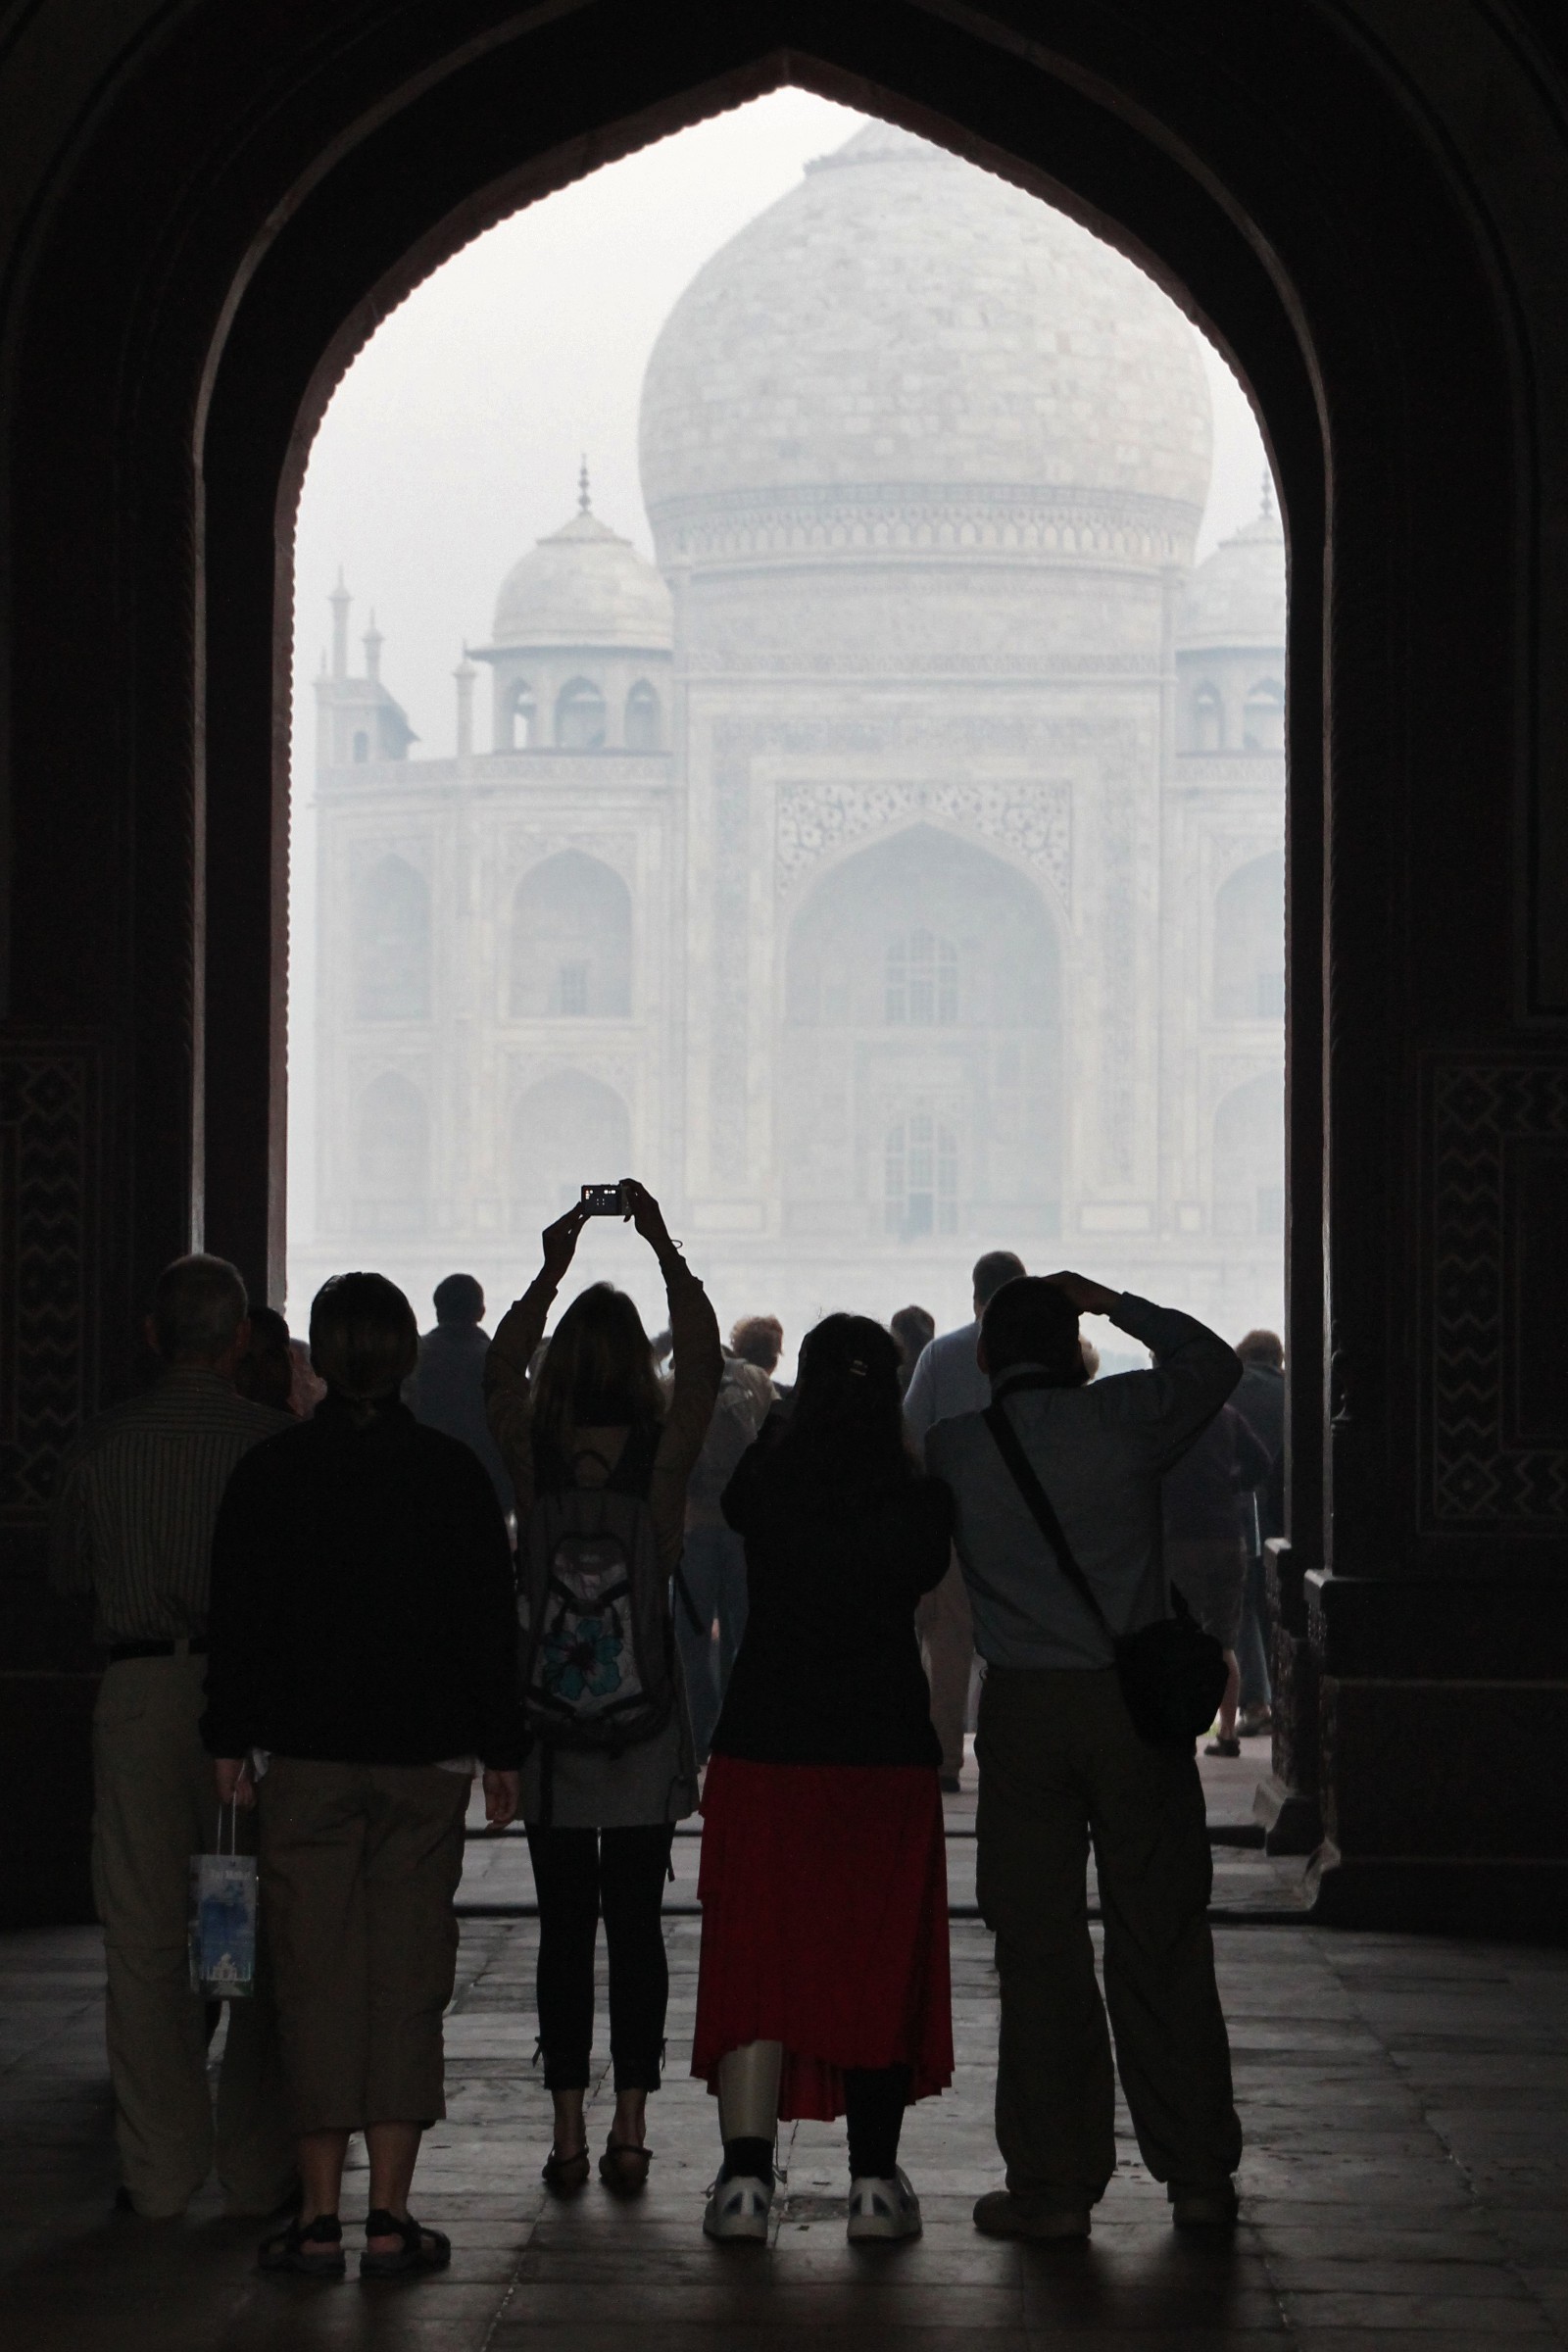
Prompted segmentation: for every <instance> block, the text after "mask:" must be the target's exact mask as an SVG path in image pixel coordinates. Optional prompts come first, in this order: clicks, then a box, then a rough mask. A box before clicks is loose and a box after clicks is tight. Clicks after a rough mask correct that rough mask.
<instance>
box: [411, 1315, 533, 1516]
mask: <svg viewBox="0 0 1568 2352" xmlns="http://www.w3.org/2000/svg"><path fill="white" fill-rule="evenodd" d="M431 1303H432V1304H433V1306H434V1307H435V1329H434V1330H433V1331H427V1332H425V1333H424V1334H423V1335H422V1337H421V1338H420V1341H419V1360H418V1362H417V1365H416V1366H415V1368H414V1374H413V1377H412V1378H411V1380H410V1382H409V1385H408V1388H407V1390H406V1392H405V1399H404V1400H405V1402H406V1403H407V1405H408V1407H409V1410H410V1411H411V1412H412V1413H413V1415H414V1418H415V1419H416V1421H422V1422H423V1423H424V1425H425V1427H426V1429H439V1430H443V1431H445V1433H446V1435H447V1436H448V1437H449V1438H459V1439H461V1440H462V1442H463V1444H464V1445H465V1446H469V1447H470V1448H471V1449H472V1451H473V1452H475V1453H476V1454H477V1455H478V1457H479V1459H480V1461H481V1462H482V1463H483V1464H484V1467H485V1472H486V1474H487V1476H488V1478H489V1480H490V1484H491V1485H492V1487H494V1489H495V1491H496V1500H497V1501H498V1502H499V1503H500V1505H501V1508H502V1509H503V1510H504V1511H508V1512H510V1511H511V1510H512V1509H513V1507H514V1505H513V1494H512V1481H511V1479H510V1478H508V1476H507V1465H506V1463H505V1462H504V1461H503V1460H502V1458H501V1452H500V1448H499V1447H498V1446H497V1445H496V1442H495V1439H494V1438H493V1437H492V1435H491V1434H490V1423H489V1420H488V1418H487V1416H486V1413H485V1409H484V1362H485V1357H486V1356H487V1355H488V1354H489V1352H490V1342H489V1339H488V1337H487V1336H486V1334H485V1331H484V1292H483V1291H482V1290H481V1289H480V1287H479V1284H478V1283H477V1282H476V1281H475V1279H474V1277H473V1276H472V1275H471V1274H449V1275H448V1276H447V1277H446V1279H445V1281H444V1282H438V1283H437V1284H436V1286H435V1292H434V1295H433V1298H432V1300H431Z"/></svg>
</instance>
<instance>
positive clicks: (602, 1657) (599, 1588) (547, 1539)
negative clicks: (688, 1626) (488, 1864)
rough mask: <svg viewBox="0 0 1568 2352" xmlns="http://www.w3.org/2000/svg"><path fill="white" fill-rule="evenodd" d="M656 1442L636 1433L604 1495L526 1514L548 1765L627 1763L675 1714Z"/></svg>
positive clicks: (533, 1657) (531, 1705) (559, 1493)
mask: <svg viewBox="0 0 1568 2352" xmlns="http://www.w3.org/2000/svg"><path fill="white" fill-rule="evenodd" d="M659 1438H660V1431H659V1429H658V1427H657V1426H655V1427H653V1428H650V1429H646V1430H633V1432H632V1433H631V1435H630V1436H629V1437H628V1438H627V1440H626V1444H625V1446H624V1448H623V1450H622V1452H621V1457H620V1459H619V1461H618V1462H617V1463H616V1464H615V1467H614V1469H613V1472H612V1473H611V1476H610V1478H609V1480H608V1482H607V1483H606V1484H605V1485H604V1486H602V1487H585V1486H570V1487H562V1488H559V1489H557V1490H555V1491H554V1492H547V1493H545V1494H542V1495H539V1496H538V1498H537V1499H536V1501H535V1503H534V1507H533V1510H532V1512H531V1513H530V1515H529V1520H528V1538H527V1555H526V1561H525V1565H524V1569H523V1576H522V1587H521V1594H520V1598H521V1600H522V1603H523V1608H524V1609H525V1610H526V1622H525V1628H524V1633H523V1640H522V1706H523V1717H524V1721H525V1722H526V1724H527V1728H528V1730H529V1731H530V1732H531V1733H532V1734H533V1735H534V1736H535V1737H536V1738H538V1739H540V1740H542V1741H543V1742H544V1743H545V1746H546V1762H547V1765H548V1760H549V1750H550V1749H551V1748H555V1747H562V1748H576V1749H584V1748H587V1749H597V1750H599V1751H601V1752H608V1753H609V1754H611V1755H618V1754H619V1753H620V1751H621V1749H622V1748H626V1747H633V1746H635V1745H636V1744H637V1743H638V1742H639V1741H641V1740H652V1739H654V1738H655V1737H656V1736H657V1734H659V1733H660V1732H662V1730H663V1729H664V1726H665V1725H666V1724H667V1723H668V1721H669V1719H670V1716H671V1714H672V1713H673V1712H674V1707H675V1685H674V1681H673V1674H672V1657H671V1650H672V1642H671V1632H670V1624H669V1611H668V1607H667V1605H666V1601H665V1591H666V1587H667V1585H668V1582H669V1576H668V1571H667V1570H666V1569H665V1568H664V1567H663V1565H662V1562H661V1560H660V1557H659V1541H658V1538H657V1536H656V1534H655V1531H654V1520H653V1513H652V1512H651V1511H650V1509H649V1507H648V1489H649V1485H650V1482H651V1480H652V1476H653V1468H654V1456H655V1454H656V1453H657V1451H658V1448H659ZM518 1613H519V1616H520V1615H521V1614H522V1610H519V1612H518Z"/></svg>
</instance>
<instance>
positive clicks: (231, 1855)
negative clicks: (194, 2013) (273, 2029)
mask: <svg viewBox="0 0 1568 2352" xmlns="http://www.w3.org/2000/svg"><path fill="white" fill-rule="evenodd" d="M225 1812H226V1813H227V1815H228V1851H227V1853H226V1854H225V1853H224V1852H223V1850H222V1846H223V1814H224V1813H225ZM234 1839H235V1822H234V1807H233V1806H232V1805H226V1806H223V1807H222V1808H221V1810H220V1812H219V1816H218V1845H219V1850H218V1852H217V1853H216V1854H192V1856H191V1858H190V1987H191V1990H192V1992H199V1993H201V1994H203V1995H204V1996H205V1998H206V1999H208V2000H225V2001H237V2000H244V1999H245V1998H246V1997H247V1995H248V1994H250V1993H253V1992H254V1991H255V1989H256V1860H255V1857H254V1855H251V1854H237V1853H236V1852H235V1851H234Z"/></svg>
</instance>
